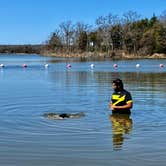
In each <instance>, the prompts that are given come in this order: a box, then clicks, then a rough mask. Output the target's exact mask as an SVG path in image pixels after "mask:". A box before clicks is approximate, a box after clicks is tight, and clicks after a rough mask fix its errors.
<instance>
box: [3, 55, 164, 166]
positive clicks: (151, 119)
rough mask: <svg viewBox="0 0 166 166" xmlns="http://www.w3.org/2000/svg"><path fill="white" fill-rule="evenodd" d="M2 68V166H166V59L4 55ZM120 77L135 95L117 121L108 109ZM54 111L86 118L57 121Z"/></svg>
mask: <svg viewBox="0 0 166 166" xmlns="http://www.w3.org/2000/svg"><path fill="white" fill-rule="evenodd" d="M0 63H1V64H2V63H3V64H4V65H5V67H4V68H1V69H0V94H1V95H0V165H3V166H36V165H40V166H55V165H56V166H69V165H71V166H85V165H86V166H101V165H106V166H110V165H114V166H115V165H122V166H133V165H134V166H140V165H144V166H156V165H160V166H165V163H166V157H165V155H166V148H165V145H166V139H165V138H166V86H165V82H166V67H163V68H160V67H159V64H160V63H163V64H165V65H166V60H123V61H84V62H80V61H75V60H74V59H72V60H69V59H61V58H51V57H42V56H38V55H0ZM24 63H26V64H27V65H28V67H27V68H23V67H22V64H24ZM45 63H48V64H49V67H48V68H45V67H44V64H45ZM67 63H70V64H71V65H72V67H71V68H70V69H67V68H66V64H67ZM92 63H93V64H94V65H95V68H94V69H93V70H92V69H91V68H90V64H92ZM115 63H116V64H118V68H116V69H114V68H113V64H115ZM136 64H140V67H139V68H136ZM117 77H118V78H121V79H122V80H123V81H124V85H125V89H127V90H129V91H130V92H131V94H132V97H133V101H134V107H133V109H132V114H131V116H130V117H125V116H122V117H121V116H118V117H116V116H111V111H110V110H109V107H108V105H109V100H110V96H111V94H112V92H113V91H112V87H111V83H112V80H113V79H114V78H117ZM48 112H56V113H78V112H84V113H85V117H82V118H79V119H65V120H51V119H47V118H45V117H43V114H44V113H48Z"/></svg>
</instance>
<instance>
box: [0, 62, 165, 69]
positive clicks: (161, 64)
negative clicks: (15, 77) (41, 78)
mask: <svg viewBox="0 0 166 166" xmlns="http://www.w3.org/2000/svg"><path fill="white" fill-rule="evenodd" d="M19 66H20V67H22V68H27V67H29V66H28V65H27V64H26V63H23V64H22V65H19ZM5 67H7V65H4V64H3V63H1V64H0V68H5ZM17 67H18V65H17ZM48 67H49V64H47V63H46V64H44V68H46V69H47V68H48ZM112 67H113V68H114V69H117V68H118V67H119V65H118V64H116V63H115V64H113V66H112ZM135 67H136V68H141V65H140V64H139V63H137V64H136V65H135ZM164 67H165V66H164V64H163V63H160V64H159V68H164ZM66 68H67V69H71V68H72V65H71V64H70V63H68V64H67V65H66ZM94 68H95V65H94V64H93V63H92V64H90V69H92V70H93V69H94Z"/></svg>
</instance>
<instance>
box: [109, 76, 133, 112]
mask: <svg viewBox="0 0 166 166" xmlns="http://www.w3.org/2000/svg"><path fill="white" fill-rule="evenodd" d="M112 88H113V90H114V92H113V94H112V97H111V101H110V109H111V110H112V113H118V114H130V113H131V111H130V109H131V108H132V106H133V101H132V97H131V94H130V92H128V91H126V90H125V89H124V88H123V82H122V80H120V79H116V80H113V82H112Z"/></svg>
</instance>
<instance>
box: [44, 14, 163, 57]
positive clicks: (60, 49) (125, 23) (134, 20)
mask: <svg viewBox="0 0 166 166" xmlns="http://www.w3.org/2000/svg"><path fill="white" fill-rule="evenodd" d="M44 50H46V51H49V52H55V53H83V52H101V53H108V54H109V53H114V52H118V51H119V52H125V53H127V54H133V55H152V54H153V53H166V11H164V12H162V13H161V15H160V16H158V17H157V16H156V15H155V14H153V16H152V17H151V18H141V16H140V15H139V14H138V13H137V12H134V11H128V12H126V13H124V14H123V16H122V17H121V18H120V17H119V16H118V15H114V14H111V13H110V14H108V15H106V16H100V17H98V18H97V19H96V20H95V25H93V26H92V25H88V24H84V23H81V22H77V23H75V24H73V23H72V21H66V22H62V23H61V24H60V25H59V27H58V28H57V29H56V30H55V31H54V32H53V33H51V34H50V37H49V39H48V40H47V41H46V44H45V47H44Z"/></svg>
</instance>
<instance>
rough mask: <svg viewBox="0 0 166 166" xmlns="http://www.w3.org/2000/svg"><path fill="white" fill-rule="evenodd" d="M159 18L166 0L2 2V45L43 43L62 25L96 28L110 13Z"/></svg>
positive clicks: (15, 0)
mask: <svg viewBox="0 0 166 166" xmlns="http://www.w3.org/2000/svg"><path fill="white" fill-rule="evenodd" d="M129 10H132V11H136V12H137V13H138V14H140V15H141V16H142V17H148V18H150V17H151V16H152V15H153V13H155V14H156V15H157V16H159V15H160V14H161V13H162V12H163V11H164V10H166V0H137V1H136V0H135V1H134V0H0V44H41V43H44V42H45V41H46V40H47V39H48V37H49V35H50V34H51V32H53V31H54V30H55V29H56V28H58V27H59V25H60V24H61V23H62V22H65V21H68V20H71V21H72V22H73V23H76V22H78V21H80V22H83V23H85V24H90V25H93V24H94V23H95V20H96V19H97V18H98V17H99V16H106V15H108V14H109V13H112V14H117V15H119V16H120V17H121V16H122V15H123V13H125V12H127V11H129Z"/></svg>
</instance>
